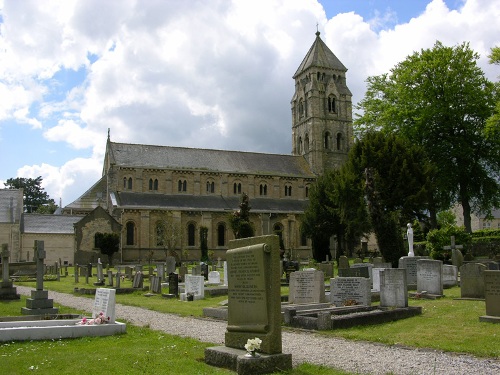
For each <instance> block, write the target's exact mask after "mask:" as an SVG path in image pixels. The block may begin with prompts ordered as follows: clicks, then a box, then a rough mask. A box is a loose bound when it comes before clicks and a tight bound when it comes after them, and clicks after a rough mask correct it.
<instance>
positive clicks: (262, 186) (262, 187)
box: [259, 184, 267, 195]
mask: <svg viewBox="0 0 500 375" xmlns="http://www.w3.org/2000/svg"><path fill="white" fill-rule="evenodd" d="M259 192H260V195H267V184H260V190H259Z"/></svg>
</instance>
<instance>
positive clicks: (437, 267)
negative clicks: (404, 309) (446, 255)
mask: <svg viewBox="0 0 500 375" xmlns="http://www.w3.org/2000/svg"><path fill="white" fill-rule="evenodd" d="M423 291H426V292H427V293H429V294H433V295H436V296H442V295H443V262H442V261H440V260H431V259H420V260H418V261H417V292H423Z"/></svg>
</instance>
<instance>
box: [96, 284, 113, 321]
mask: <svg viewBox="0 0 500 375" xmlns="http://www.w3.org/2000/svg"><path fill="white" fill-rule="evenodd" d="M115 302H116V290H115V289H109V288H97V289H96V291H95V299H94V306H93V308H92V318H95V317H97V316H99V314H100V313H102V314H103V315H104V317H105V318H109V319H108V322H109V323H114V322H115V318H116V313H115Z"/></svg>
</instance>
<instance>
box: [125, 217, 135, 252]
mask: <svg viewBox="0 0 500 375" xmlns="http://www.w3.org/2000/svg"><path fill="white" fill-rule="evenodd" d="M125 230H126V232H127V233H126V241H127V242H126V243H127V245H128V246H132V245H134V243H135V224H134V222H132V221H129V222H127V224H126V225H125Z"/></svg>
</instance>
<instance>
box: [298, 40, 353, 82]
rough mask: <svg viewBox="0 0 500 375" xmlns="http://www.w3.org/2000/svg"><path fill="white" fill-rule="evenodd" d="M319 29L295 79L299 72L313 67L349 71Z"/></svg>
mask: <svg viewBox="0 0 500 375" xmlns="http://www.w3.org/2000/svg"><path fill="white" fill-rule="evenodd" d="M319 34H320V33H319V31H318V32H317V33H316V40H315V41H314V43H313V45H312V46H311V48H310V49H309V51H308V52H307V54H306V56H305V57H304V59H303V60H302V63H301V64H300V66H299V68H298V69H297V71H296V72H295V74H294V75H293V78H294V79H295V78H296V77H297V76H298V75H299V74H301V73H302V72H304V71H306V70H307V69H309V68H311V67H317V68H325V69H335V70H340V71H342V72H347V68H346V67H345V66H344V64H342V63H341V62H340V60H339V59H338V58H337V56H335V54H334V53H333V52H332V51H331V50H330V48H328V46H327V45H326V44H325V42H323V40H322V39H321V38H320V37H319Z"/></svg>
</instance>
